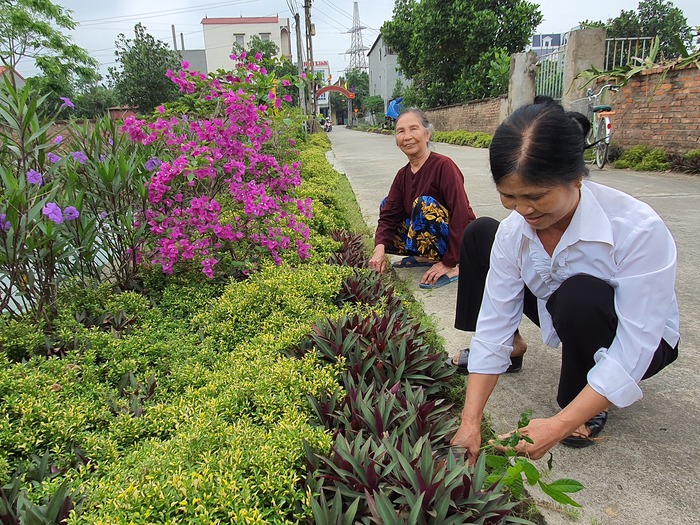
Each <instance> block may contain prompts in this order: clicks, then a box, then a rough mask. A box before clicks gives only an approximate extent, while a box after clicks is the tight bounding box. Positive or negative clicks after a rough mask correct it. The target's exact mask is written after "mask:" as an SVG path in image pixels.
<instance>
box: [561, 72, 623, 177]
mask: <svg viewBox="0 0 700 525" xmlns="http://www.w3.org/2000/svg"><path fill="white" fill-rule="evenodd" d="M606 89H608V90H610V91H612V92H617V90H619V89H620V86H617V85H615V84H605V85H604V86H603V87H601V88H600V90H598V92H597V93H595V92H594V91H593V89H592V88H589V89H588V91H587V92H586V98H581V99H578V100H574V101H573V102H572V103H571V108H572V109H573V110H574V111H578V112H579V113H583V114H584V115H586V117H587V118H588V120H590V121H591V130H590V131H589V132H588V135H587V136H586V145H585V149H590V148H594V151H595V158H594V160H592V161H590V162H595V163H596V166H598V168H599V169H601V170H602V169H603V166H605V163H606V162H607V160H608V149H609V148H610V137H611V136H612V120H611V118H610V117H612V116H613V115H614V114H615V112H614V111H613V110H612V108H611V107H610V106H609V105H607V104H601V103H600V102H602V96H603V91H605V90H606Z"/></svg>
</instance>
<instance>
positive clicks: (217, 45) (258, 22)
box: [201, 16, 292, 71]
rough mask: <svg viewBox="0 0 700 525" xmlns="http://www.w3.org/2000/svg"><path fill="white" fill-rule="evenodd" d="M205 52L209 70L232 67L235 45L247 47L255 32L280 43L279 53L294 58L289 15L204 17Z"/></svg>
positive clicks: (261, 37) (266, 39) (278, 45)
mask: <svg viewBox="0 0 700 525" xmlns="http://www.w3.org/2000/svg"><path fill="white" fill-rule="evenodd" d="M201 23H202V30H203V32H204V52H205V55H206V65H207V69H208V70H209V71H216V70H217V69H230V64H231V59H230V58H229V55H231V52H232V50H233V45H234V44H238V45H240V46H242V47H244V48H245V47H248V44H249V43H250V39H251V38H252V37H253V35H257V36H259V37H260V39H261V40H263V41H265V42H267V41H272V42H274V43H275V44H276V45H277V49H278V50H279V55H280V56H284V57H287V58H289V59H290V60H291V59H292V40H291V34H290V25H289V18H279V17H277V16H266V17H261V16H256V17H245V16H241V17H233V18H203V19H202V22H201Z"/></svg>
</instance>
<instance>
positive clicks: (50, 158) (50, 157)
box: [46, 151, 61, 164]
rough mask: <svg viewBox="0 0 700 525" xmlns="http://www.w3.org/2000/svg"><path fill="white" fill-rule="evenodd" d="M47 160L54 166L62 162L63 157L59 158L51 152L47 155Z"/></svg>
mask: <svg viewBox="0 0 700 525" xmlns="http://www.w3.org/2000/svg"><path fill="white" fill-rule="evenodd" d="M46 158H47V160H48V161H49V162H51V163H53V164H56V163H57V162H58V161H59V160H61V157H59V156H58V155H56V154H55V153H54V152H53V151H49V152H48V153H47V154H46Z"/></svg>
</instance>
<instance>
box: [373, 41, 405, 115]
mask: <svg viewBox="0 0 700 525" xmlns="http://www.w3.org/2000/svg"><path fill="white" fill-rule="evenodd" d="M367 58H368V59H369V60H368V62H369V67H368V69H369V94H370V95H379V96H380V97H382V100H384V112H385V113H386V110H387V108H388V107H389V102H390V101H391V94H392V93H393V91H394V87H396V81H397V80H401V83H402V84H403V85H404V86H406V85H408V84H409V83H410V80H408V79H406V77H404V75H403V73H401V71H399V63H398V60H397V56H396V54H395V53H394V51H393V50H392V49H391V48H390V47H389V46H387V45H386V44H385V43H384V39H383V38H382V35H381V34H380V35H379V36H378V37H377V39H376V40H375V41H374V44H372V47H371V48H370V49H369V53H367Z"/></svg>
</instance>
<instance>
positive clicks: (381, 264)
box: [367, 244, 386, 273]
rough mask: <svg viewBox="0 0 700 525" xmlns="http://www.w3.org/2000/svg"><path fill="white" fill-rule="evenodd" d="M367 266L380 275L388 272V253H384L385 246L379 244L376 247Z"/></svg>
mask: <svg viewBox="0 0 700 525" xmlns="http://www.w3.org/2000/svg"><path fill="white" fill-rule="evenodd" d="M367 266H369V267H370V268H372V269H373V270H376V271H378V272H379V273H384V270H386V252H385V251H384V245H383V244H377V245H376V246H375V247H374V254H373V255H372V258H371V259H370V260H369V262H368V263H367Z"/></svg>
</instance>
